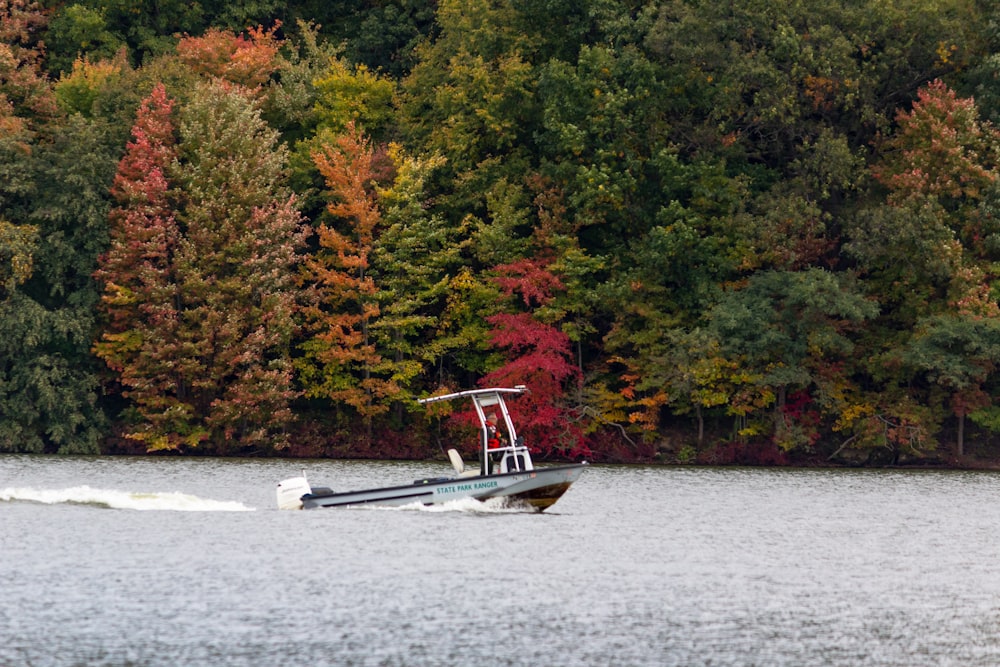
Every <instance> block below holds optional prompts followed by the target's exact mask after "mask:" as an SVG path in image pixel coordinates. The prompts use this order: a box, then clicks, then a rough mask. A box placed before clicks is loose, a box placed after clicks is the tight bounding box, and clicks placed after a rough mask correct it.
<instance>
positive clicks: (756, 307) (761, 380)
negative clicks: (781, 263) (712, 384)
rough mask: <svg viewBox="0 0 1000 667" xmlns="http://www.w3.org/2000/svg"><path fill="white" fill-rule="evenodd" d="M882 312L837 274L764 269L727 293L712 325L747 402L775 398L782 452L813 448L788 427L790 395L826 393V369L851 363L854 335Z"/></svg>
mask: <svg viewBox="0 0 1000 667" xmlns="http://www.w3.org/2000/svg"><path fill="white" fill-rule="evenodd" d="M877 310H878V309H877V306H876V304H875V303H873V302H872V301H870V300H868V299H866V298H864V297H863V296H862V295H860V294H859V293H858V292H857V291H856V288H853V287H852V286H851V285H850V284H849V283H848V282H846V280H845V279H844V278H843V277H841V276H838V275H837V274H833V273H830V272H828V271H823V270H821V269H809V270H806V271H799V272H777V271H764V272H759V273H756V274H754V275H753V276H751V277H750V278H749V279H748V280H747V282H746V286H745V287H743V288H742V289H738V290H733V291H730V292H728V293H726V294H725V295H724V297H723V298H722V299H721V300H720V302H719V304H718V305H717V306H716V307H715V308H713V309H712V311H711V313H710V315H709V322H710V326H711V330H712V332H713V333H714V334H715V336H717V337H718V339H719V341H720V342H721V344H722V351H723V353H724V354H725V355H726V357H727V358H729V359H732V360H736V361H738V362H739V363H740V367H741V369H743V371H744V372H745V373H747V374H748V376H747V377H748V379H749V383H748V385H747V386H746V387H745V389H746V390H748V391H749V392H751V393H750V394H749V395H750V396H751V398H750V399H749V400H750V403H751V404H752V405H754V406H755V407H763V406H764V405H766V404H768V403H770V402H771V401H772V400H773V405H774V412H773V419H774V427H773V430H772V432H773V433H774V435H775V437H776V439H777V441H778V443H779V444H780V445H781V446H783V447H784V448H785V449H792V448H794V447H797V446H801V445H803V444H808V443H807V442H802V441H801V438H799V437H794V436H795V432H794V430H793V429H790V428H789V424H788V423H787V422H786V417H787V416H788V415H787V413H786V411H785V406H786V402H787V400H788V397H789V395H790V394H791V393H793V392H795V391H801V390H804V391H818V390H822V389H823V388H824V386H825V385H824V383H823V382H821V381H820V378H821V377H822V373H823V369H824V368H825V367H826V366H828V365H829V364H831V363H836V362H843V361H846V360H850V359H852V357H853V353H854V341H853V340H852V337H851V336H850V333H851V331H852V329H856V328H857V327H858V326H859V325H860V324H861V323H863V322H864V321H866V320H869V319H871V318H873V317H874V316H875V315H876V314H877ZM754 395H756V396H759V397H763V398H752V396H754ZM770 397H773V398H770ZM817 398H818V399H819V400H820V402H821V403H822V402H823V400H824V397H822V396H820V397H817ZM736 403H738V401H734V405H733V406H732V407H731V408H730V409H731V410H735V409H736V407H737V405H735V404H736Z"/></svg>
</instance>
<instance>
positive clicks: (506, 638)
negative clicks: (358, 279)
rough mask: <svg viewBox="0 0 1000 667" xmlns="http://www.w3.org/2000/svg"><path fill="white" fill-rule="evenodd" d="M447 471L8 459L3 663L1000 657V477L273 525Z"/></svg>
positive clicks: (772, 481) (735, 488) (827, 484)
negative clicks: (288, 497) (291, 495)
mask: <svg viewBox="0 0 1000 667" xmlns="http://www.w3.org/2000/svg"><path fill="white" fill-rule="evenodd" d="M302 469H305V470H306V472H307V474H308V476H309V478H310V479H311V480H312V481H313V482H314V483H316V484H324V485H329V486H333V487H334V488H335V489H337V490H348V489H352V488H362V487H369V486H380V485H385V484H389V483H400V482H408V481H410V480H412V479H415V478H420V477H431V476H437V475H440V474H445V473H446V472H447V469H448V467H447V464H446V463H443V462H442V463H385V462H344V461H301V462H300V461H274V460H266V461H262V460H220V459H167V458H62V457H33V456H12V455H7V456H0V667H21V666H24V667H50V666H53V667H54V666H59V667H62V666H87V667H91V666H100V667H104V666H108V667H111V666H114V667H160V666H163V667H167V666H169V667H186V666H192V667H201V666H205V667H228V666H248V667H251V666H252V667H257V666H261V667H264V666H269V667H270V666H278V665H296V666H309V667H315V666H321V665H363V666H369V665H371V666H376V665H377V666H396V665H399V666H403V665H405V666H412V665H533V666H535V665H537V666H547V665H553V666H556V665H566V666H572V665H582V666H583V665H585V666H591V665H607V666H616V667H617V666H627V665H678V666H685V667H687V666H701V665H704V666H709V665H711V666H713V667H717V666H720V665H738V666H741V667H742V666H750V665H756V666H760V667H765V666H775V665H788V666H793V665H794V666H802V665H824V666H825V665H859V666H860V665H864V666H866V667H867V666H873V665H887V666H888V665H893V666H900V667H917V666H921V665H928V666H930V665H933V666H935V667H938V666H942V665H955V666H962V667H971V666H975V665H983V666H986V665H989V666H994V665H997V664H1000V549H998V546H1000V539H998V534H1000V502H998V500H1000V475H998V474H993V473H968V472H952V473H949V472H896V471H826V470H805V471H800V470H783V469H746V468H733V469H706V468H655V467H631V466H627V467H626V466H594V467H593V468H591V469H589V470H587V471H586V472H585V473H584V475H583V477H582V478H581V479H580V480H579V481H578V482H577V483H576V484H575V485H574V486H573V487H572V488H571V489H570V490H569V492H567V494H566V495H565V496H564V497H563V498H562V499H561V500H560V501H559V502H558V503H557V504H556V505H555V506H553V507H552V508H551V510H550V511H549V512H546V513H544V514H530V513H523V512H517V511H512V510H506V509H503V508H494V507H491V506H489V505H481V504H479V503H476V502H475V501H466V502H464V503H462V504H458V505H455V506H451V507H447V506H446V507H444V508H437V509H433V510H429V509H416V508H404V509H391V510H390V509H374V508H367V509H348V510H313V511H306V512H290V511H283V512H282V511H278V510H276V509H275V500H274V486H275V483H276V482H277V481H278V480H280V479H283V478H285V477H292V476H295V475H298V474H299V472H300V470H302Z"/></svg>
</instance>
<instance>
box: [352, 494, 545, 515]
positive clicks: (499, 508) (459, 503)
mask: <svg viewBox="0 0 1000 667" xmlns="http://www.w3.org/2000/svg"><path fill="white" fill-rule="evenodd" d="M357 509H366V510H375V511H378V512H431V513H435V512H464V513H467V514H523V513H525V512H531V513H534V509H532V508H531V507H526V506H524V505H521V504H518V503H509V502H508V501H507V500H505V499H503V498H491V499H488V500H485V501H480V500H476V499H475V498H456V499H455V500H449V501H448V502H446V503H440V504H438V505H424V504H421V503H412V504H410V505H400V506H398V507H384V506H378V505H363V506H360V507H358V508H357Z"/></svg>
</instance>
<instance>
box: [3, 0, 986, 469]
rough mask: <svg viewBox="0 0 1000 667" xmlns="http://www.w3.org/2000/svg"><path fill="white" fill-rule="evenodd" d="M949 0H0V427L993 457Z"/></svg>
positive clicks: (979, 58)
mask: <svg viewBox="0 0 1000 667" xmlns="http://www.w3.org/2000/svg"><path fill="white" fill-rule="evenodd" d="M998 53H1000V29H998V23H997V19H996V13H995V8H994V7H993V6H992V4H990V3H987V2H981V1H975V0H944V1H941V0H906V1H905V2H902V3H891V6H890V5H887V4H886V3H882V2H874V1H866V2H843V1H834V2H832V3H831V2H825V3H819V2H815V1H814V0H807V1H806V2H793V1H791V0H778V1H777V2H776V1H774V0H768V1H766V2H765V1H763V0H741V1H740V2H730V3H712V2H701V1H700V0H649V1H646V2H642V1H629V0H582V1H580V0H573V1H572V2H570V1H568V0H547V1H546V2H524V1H522V0H435V1H430V0H428V1H426V2H422V1H420V0H417V1H411V0H407V1H402V0H395V1H394V0H383V1H379V2H363V3H340V2H322V3H319V2H312V1H311V0H305V1H301V2H290V3H288V2H282V3H279V2H275V1H272V0H253V1H242V2H234V3H225V6H224V7H218V8H212V7H209V6H207V5H206V6H202V5H200V4H198V3H186V2H180V1H179V0H176V1H175V0H157V1H156V2H153V1H152V0H144V1H140V2H138V3H136V2H123V1H120V0H112V1H111V2H108V1H107V0H102V1H101V2H98V1H97V0H81V1H79V2H73V3H66V2H58V3H56V2H31V1H29V0H0V258H2V259H0V451H6V452H59V453H101V452H146V451H148V452H153V451H177V452H182V453H202V454H214V455H233V454H240V455H249V454H252V455H276V454H282V455H336V456H376V457H378V456H413V457H419V456H429V455H433V454H434V453H435V452H437V451H438V449H439V447H440V446H441V445H440V444H439V443H441V442H451V441H453V440H454V439H455V438H459V439H461V438H465V439H466V440H468V441H469V442H473V441H474V436H473V435H472V433H471V429H470V422H469V421H468V419H467V417H468V415H466V414H464V413H462V412H461V411H459V412H456V413H454V414H452V413H446V412H442V411H441V410H442V409H437V410H435V411H433V412H432V413H431V414H427V413H426V412H425V410H424V409H423V408H420V407H419V406H418V405H417V404H416V403H415V400H414V399H416V398H418V397H421V396H426V395H429V394H431V393H435V392H445V391H457V390H461V389H467V388H471V387H475V386H483V385H511V384H525V385H527V386H528V387H529V388H530V389H531V393H530V394H529V395H528V396H527V397H525V398H523V399H521V400H519V401H518V404H517V405H516V406H515V409H516V416H517V418H518V420H519V423H521V424H522V425H523V432H524V434H525V435H526V436H527V439H528V441H529V442H530V443H531V444H532V446H533V447H534V448H535V449H536V450H537V452H538V453H539V454H540V455H541V456H543V457H551V458H575V457H581V456H586V457H588V458H589V459H591V460H597V461H625V460H654V459H662V460H668V461H679V462H704V463H724V462H734V461H736V462H745V463H768V462H773V463H782V462H806V461H837V462H845V461H850V462H862V463H887V462H899V461H907V460H924V461H956V460H957V461H962V460H965V461H968V460H969V459H970V458H979V459H983V458H987V459H988V458H992V457H995V456H996V455H997V454H998V453H1000V452H997V451H996V449H995V447H996V442H997V441H996V436H995V435H994V434H995V433H997V432H998V431H1000V405H997V404H996V401H995V400H994V397H995V396H996V395H997V393H998V389H1000V375H998V372H997V370H998V363H1000V307H998V300H997V297H998V291H997V278H998V276H1000V263H998V261H1000V217H998V216H1000V182H998V178H997V176H998V173H1000V172H998V168H1000V131H998V129H997V126H996V123H997V121H998V116H1000V57H998V55H997V54H998Z"/></svg>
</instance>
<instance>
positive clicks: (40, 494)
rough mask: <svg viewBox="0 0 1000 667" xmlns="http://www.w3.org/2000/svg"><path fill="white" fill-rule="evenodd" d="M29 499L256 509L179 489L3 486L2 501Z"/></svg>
mask: <svg viewBox="0 0 1000 667" xmlns="http://www.w3.org/2000/svg"><path fill="white" fill-rule="evenodd" d="M9 501H26V502H34V503H43V504H46V505H63V504H70V505H94V506H96V507H106V508H109V509H122V510H165V511H173V512H252V511H254V508H252V507H247V506H246V505H244V504H243V503H240V502H236V501H225V500H210V499H207V498H199V497H198V496H193V495H190V494H187V493H179V492H149V493H146V492H138V491H116V490H111V489H94V488H91V487H89V486H74V487H72V488H69V489H33V488H6V489H0V502H9Z"/></svg>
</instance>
